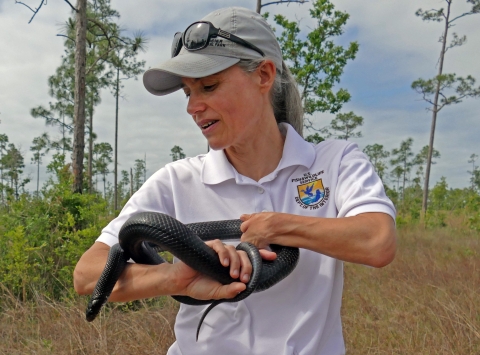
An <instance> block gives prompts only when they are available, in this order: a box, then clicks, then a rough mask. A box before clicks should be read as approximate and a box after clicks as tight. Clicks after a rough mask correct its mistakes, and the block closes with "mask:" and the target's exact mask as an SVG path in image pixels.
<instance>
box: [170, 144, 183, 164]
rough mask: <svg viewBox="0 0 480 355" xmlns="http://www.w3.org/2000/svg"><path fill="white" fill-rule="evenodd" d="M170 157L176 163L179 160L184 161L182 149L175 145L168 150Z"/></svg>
mask: <svg viewBox="0 0 480 355" xmlns="http://www.w3.org/2000/svg"><path fill="white" fill-rule="evenodd" d="M170 152H171V153H170V156H171V157H172V161H177V160H180V159H184V158H185V157H186V155H185V153H184V152H183V149H182V148H181V147H180V146H178V145H175V146H173V148H172V149H171V150H170Z"/></svg>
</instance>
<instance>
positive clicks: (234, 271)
mask: <svg viewBox="0 0 480 355" xmlns="http://www.w3.org/2000/svg"><path fill="white" fill-rule="evenodd" d="M225 249H226V250H227V251H228V253H229V258H230V276H231V277H233V278H234V279H236V278H238V277H239V276H240V266H241V265H242V264H241V261H240V255H239V254H238V252H237V249H235V247H234V246H233V245H226V246H225Z"/></svg>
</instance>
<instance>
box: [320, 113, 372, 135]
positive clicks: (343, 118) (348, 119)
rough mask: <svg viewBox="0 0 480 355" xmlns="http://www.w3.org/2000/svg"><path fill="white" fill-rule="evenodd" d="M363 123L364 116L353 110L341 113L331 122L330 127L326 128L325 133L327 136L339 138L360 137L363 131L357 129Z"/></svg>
mask: <svg viewBox="0 0 480 355" xmlns="http://www.w3.org/2000/svg"><path fill="white" fill-rule="evenodd" d="M362 125H363V117H361V116H357V115H355V114H354V113H353V112H352V111H350V112H348V113H339V114H338V115H337V116H336V117H335V118H334V119H333V120H332V122H331V123H330V127H329V128H324V129H323V130H322V132H323V133H326V134H327V137H332V136H333V137H335V138H337V139H345V140H348V138H360V137H362V132H355V130H356V129H357V128H358V127H360V126H362Z"/></svg>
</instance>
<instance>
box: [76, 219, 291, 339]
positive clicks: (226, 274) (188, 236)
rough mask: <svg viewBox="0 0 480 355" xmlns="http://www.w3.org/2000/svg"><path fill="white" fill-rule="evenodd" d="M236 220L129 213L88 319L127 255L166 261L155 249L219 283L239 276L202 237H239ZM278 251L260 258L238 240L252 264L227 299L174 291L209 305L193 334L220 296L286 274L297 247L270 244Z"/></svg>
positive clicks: (188, 300) (105, 297)
mask: <svg viewBox="0 0 480 355" xmlns="http://www.w3.org/2000/svg"><path fill="white" fill-rule="evenodd" d="M241 223H242V222H241V221H240V220H225V221H213V222H200V223H190V224H183V223H181V222H179V221H178V220H176V219H175V218H173V217H170V216H168V215H165V214H163V213H157V212H142V213H138V214H135V215H133V216H132V217H130V218H129V219H128V220H127V221H126V222H125V224H124V225H123V226H122V228H121V230H120V233H119V236H118V239H119V243H118V244H116V245H114V246H113V247H112V248H111V249H110V252H109V255H108V259H107V263H106V265H105V268H104V270H103V272H102V274H101V276H100V278H99V280H98V282H97V284H96V286H95V289H94V291H93V294H92V296H91V298H90V301H89V303H88V306H87V310H86V319H87V321H89V322H91V321H93V320H94V319H95V317H96V316H97V315H98V313H99V312H100V309H101V308H102V306H103V305H104V304H105V303H106V302H107V300H108V298H109V297H110V294H111V292H112V290H113V287H114V286H115V283H116V282H117V280H118V279H119V277H120V275H121V273H122V272H123V270H124V268H125V266H126V265H127V260H129V259H132V260H133V261H135V262H136V263H140V264H147V265H157V264H161V263H163V262H165V260H164V259H162V258H161V257H160V256H159V255H158V251H168V252H170V253H171V254H173V255H174V256H176V257H177V258H178V259H180V260H182V261H183V262H184V263H185V264H187V265H188V266H190V267H191V268H193V269H195V270H197V271H200V272H202V273H204V274H206V275H208V276H209V277H211V278H213V279H215V280H217V281H218V282H220V283H222V284H229V283H231V282H234V281H238V279H233V278H232V277H230V269H229V268H228V267H224V266H223V265H222V264H221V263H220V261H219V258H218V255H217V253H216V252H215V251H214V250H213V249H211V248H210V247H209V246H207V245H206V244H205V243H204V241H206V240H212V239H220V240H232V239H236V240H238V239H240V237H241V235H242V232H241V231H240V224H241ZM270 247H271V249H272V251H274V252H276V253H277V258H276V259H275V260H273V261H266V260H262V259H261V257H260V254H259V252H258V250H257V248H256V247H255V246H253V245H252V244H250V243H245V242H243V243H240V244H238V246H237V250H244V251H245V252H246V253H247V255H248V257H249V259H250V262H251V263H252V266H253V272H252V275H251V276H250V281H249V282H248V283H247V287H246V289H245V290H244V291H242V292H241V293H239V294H238V295H237V296H235V297H234V298H231V299H221V300H208V301H205V300H197V299H194V298H191V297H188V296H172V297H173V298H174V299H176V300H177V301H179V302H182V303H185V304H189V305H206V304H210V306H209V307H208V308H207V309H206V310H205V312H204V314H203V316H202V318H201V319H200V322H199V324H198V327H197V339H198V334H199V331H200V326H201V324H202V322H203V319H204V318H205V316H206V315H207V314H208V312H209V311H210V310H211V309H212V308H213V307H215V306H217V305H218V304H220V303H222V302H238V301H241V300H243V299H245V298H246V297H248V296H249V295H250V294H251V293H253V292H260V291H264V290H266V289H268V288H270V287H272V286H273V285H275V284H276V283H278V282H279V281H281V280H282V279H284V278H285V277H286V276H288V275H289V274H290V273H291V272H292V271H293V269H294V268H295V267H296V265H297V263H298V259H299V250H298V248H293V247H284V246H279V245H271V246H270Z"/></svg>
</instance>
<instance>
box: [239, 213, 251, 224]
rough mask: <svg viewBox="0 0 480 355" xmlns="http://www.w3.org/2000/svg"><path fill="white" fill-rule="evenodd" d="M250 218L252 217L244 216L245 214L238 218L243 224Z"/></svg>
mask: <svg viewBox="0 0 480 355" xmlns="http://www.w3.org/2000/svg"><path fill="white" fill-rule="evenodd" d="M250 217H252V215H251V214H246V213H245V214H242V215H241V216H240V220H241V221H242V222H245V221H247V220H249V219H250Z"/></svg>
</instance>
